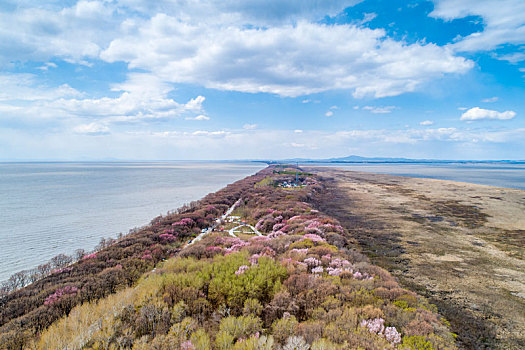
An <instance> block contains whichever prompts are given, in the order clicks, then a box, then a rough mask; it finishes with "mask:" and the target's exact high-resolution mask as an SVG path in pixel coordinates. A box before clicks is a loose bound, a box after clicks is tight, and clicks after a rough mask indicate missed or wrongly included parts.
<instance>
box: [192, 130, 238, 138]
mask: <svg viewBox="0 0 525 350" xmlns="http://www.w3.org/2000/svg"><path fill="white" fill-rule="evenodd" d="M185 134H186V135H192V136H212V137H224V136H227V135H229V134H230V132H228V131H224V130H218V131H205V130H197V131H194V132H192V133H185Z"/></svg>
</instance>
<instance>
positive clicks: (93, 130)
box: [73, 123, 109, 135]
mask: <svg viewBox="0 0 525 350" xmlns="http://www.w3.org/2000/svg"><path fill="white" fill-rule="evenodd" d="M73 131H74V132H75V133H77V134H85V135H107V134H109V128H108V127H107V126H106V125H101V124H97V123H89V124H81V125H78V126H76V127H75V128H73Z"/></svg>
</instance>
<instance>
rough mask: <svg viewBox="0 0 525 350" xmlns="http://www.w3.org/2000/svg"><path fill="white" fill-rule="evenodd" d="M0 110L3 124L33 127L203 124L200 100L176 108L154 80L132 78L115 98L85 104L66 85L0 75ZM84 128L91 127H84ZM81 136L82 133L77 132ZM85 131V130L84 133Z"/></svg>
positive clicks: (169, 88) (144, 76)
mask: <svg viewBox="0 0 525 350" xmlns="http://www.w3.org/2000/svg"><path fill="white" fill-rule="evenodd" d="M0 85H1V86H3V87H5V89H2V90H1V91H0V110H2V111H4V113H3V114H2V115H1V116H0V117H2V118H11V119H17V120H19V121H22V120H26V121H27V122H35V121H36V120H48V121H49V120H54V121H58V120H62V121H67V120H73V119H83V120H84V123H82V124H86V123H85V121H86V120H88V121H91V122H92V121H93V120H97V121H98V122H103V123H105V124H108V123H123V122H125V123H137V122H147V121H150V120H156V121H161V120H169V119H173V118H178V117H182V116H186V115H196V116H195V117H192V118H194V119H196V120H206V119H205V118H208V117H206V116H205V115H204V114H203V112H204V108H203V103H204V101H205V97H204V96H197V97H195V98H193V99H190V100H189V101H187V102H186V103H179V102H177V101H175V100H173V99H172V98H170V97H169V96H168V95H169V93H170V92H171V91H172V90H173V87H172V86H170V85H169V84H166V83H164V82H163V81H161V80H160V79H158V78H157V77H155V76H153V75H150V74H145V73H134V74H130V75H129V76H128V79H127V80H126V81H125V82H123V83H119V84H114V85H113V86H112V90H113V92H115V93H116V96H115V97H100V98H86V97H85V96H84V94H83V93H81V92H79V91H77V90H75V89H73V88H71V87H70V86H68V85H61V86H58V87H49V86H46V85H43V84H40V83H39V81H38V79H37V78H36V77H35V76H34V75H31V74H10V75H5V74H4V75H0ZM86 125H91V124H90V123H87V124H86ZM79 130H83V129H79ZM86 130H87V129H86Z"/></svg>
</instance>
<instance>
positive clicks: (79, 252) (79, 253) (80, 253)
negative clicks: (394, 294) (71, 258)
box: [75, 249, 86, 261]
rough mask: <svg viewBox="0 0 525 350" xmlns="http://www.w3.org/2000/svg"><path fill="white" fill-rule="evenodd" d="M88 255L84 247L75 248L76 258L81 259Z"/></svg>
mask: <svg viewBox="0 0 525 350" xmlns="http://www.w3.org/2000/svg"><path fill="white" fill-rule="evenodd" d="M84 255H86V251H85V250H84V249H77V250H75V260H76V261H79V260H80V259H82V258H83V257H84Z"/></svg>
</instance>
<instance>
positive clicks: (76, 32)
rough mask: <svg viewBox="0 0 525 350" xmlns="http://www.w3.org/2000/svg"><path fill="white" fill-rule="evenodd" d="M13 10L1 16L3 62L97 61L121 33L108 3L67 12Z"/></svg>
mask: <svg viewBox="0 0 525 350" xmlns="http://www.w3.org/2000/svg"><path fill="white" fill-rule="evenodd" d="M8 8H9V7H8ZM13 8H14V9H15V10H14V11H2V12H0V62H10V61H19V60H20V61H24V60H35V61H47V60H48V59H50V58H52V57H60V58H65V59H68V60H70V61H72V62H80V61H83V60H84V59H85V58H96V57H98V55H99V53H100V52H101V50H102V48H103V47H105V46H107V44H108V43H109V42H110V41H111V40H112V39H113V38H114V37H115V35H116V33H117V32H118V26H119V21H118V18H116V16H115V15H114V12H115V8H114V5H113V4H111V3H110V2H107V1H85V0H81V1H78V2H77V3H75V4H74V5H72V6H71V7H65V8H63V7H62V6H60V5H59V4H57V5H55V4H53V3H48V4H44V5H42V6H34V5H33V4H28V3H20V4H17V6H14V7H13Z"/></svg>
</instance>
